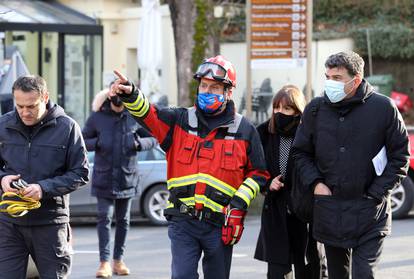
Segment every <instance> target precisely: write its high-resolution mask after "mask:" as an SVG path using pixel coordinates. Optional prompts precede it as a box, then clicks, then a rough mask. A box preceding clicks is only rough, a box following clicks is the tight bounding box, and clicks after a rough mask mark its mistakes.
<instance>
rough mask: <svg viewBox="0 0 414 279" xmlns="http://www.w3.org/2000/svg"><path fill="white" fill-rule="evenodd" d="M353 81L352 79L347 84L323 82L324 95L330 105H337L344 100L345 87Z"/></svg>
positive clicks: (331, 81)
mask: <svg viewBox="0 0 414 279" xmlns="http://www.w3.org/2000/svg"><path fill="white" fill-rule="evenodd" d="M353 80H354V79H351V80H350V81H348V82H347V83H343V82H341V81H336V80H330V79H327V80H325V94H326V96H327V97H328V99H329V101H331V103H338V102H340V101H342V100H343V99H345V97H346V93H345V85H346V84H348V83H350V82H351V81H353Z"/></svg>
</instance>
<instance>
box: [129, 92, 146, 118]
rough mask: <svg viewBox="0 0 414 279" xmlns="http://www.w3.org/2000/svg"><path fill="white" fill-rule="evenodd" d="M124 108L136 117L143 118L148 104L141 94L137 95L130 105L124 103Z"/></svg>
mask: <svg viewBox="0 0 414 279" xmlns="http://www.w3.org/2000/svg"><path fill="white" fill-rule="evenodd" d="M124 105H125V107H126V108H127V109H128V111H129V112H130V113H131V114H132V115H134V116H137V117H142V116H144V115H145V114H146V113H147V112H148V110H149V102H148V99H147V98H146V97H145V96H144V94H142V93H141V91H140V92H139V93H138V97H137V99H136V100H135V101H134V102H132V103H124Z"/></svg>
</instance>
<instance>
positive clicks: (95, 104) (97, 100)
mask: <svg viewBox="0 0 414 279" xmlns="http://www.w3.org/2000/svg"><path fill="white" fill-rule="evenodd" d="M108 94H109V89H108V88H105V89H104V90H102V91H100V92H98V93H97V94H96V95H95V97H94V98H93V101H92V110H93V111H95V112H97V111H100V110H101V108H102V105H103V104H104V103H105V101H106V100H108Z"/></svg>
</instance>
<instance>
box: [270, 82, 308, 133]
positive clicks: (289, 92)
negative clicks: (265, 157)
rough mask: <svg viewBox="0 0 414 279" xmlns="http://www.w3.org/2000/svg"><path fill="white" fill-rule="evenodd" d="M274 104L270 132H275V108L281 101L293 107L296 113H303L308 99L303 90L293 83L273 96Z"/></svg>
mask: <svg viewBox="0 0 414 279" xmlns="http://www.w3.org/2000/svg"><path fill="white" fill-rule="evenodd" d="M272 103H273V106H272V116H271V117H270V121H269V133H271V134H274V133H275V132H276V129H275V115H274V113H273V109H275V108H277V107H278V106H279V104H280V103H283V104H285V105H287V106H290V107H292V108H293V110H294V111H295V113H296V114H300V115H302V113H303V110H304V109H305V105H306V100H305V96H304V95H303V93H302V91H301V90H300V89H299V88H298V87H296V86H294V85H291V84H288V85H285V86H283V87H282V88H281V89H280V90H279V91H278V92H277V93H276V95H275V96H274V97H273V101H272Z"/></svg>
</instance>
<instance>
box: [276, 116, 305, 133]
mask: <svg viewBox="0 0 414 279" xmlns="http://www.w3.org/2000/svg"><path fill="white" fill-rule="evenodd" d="M274 117H275V125H276V129H277V130H278V131H279V132H280V133H281V134H283V135H294V134H295V132H296V128H297V127H298V125H299V122H300V115H286V114H283V113H281V112H276V113H275V114H274Z"/></svg>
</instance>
